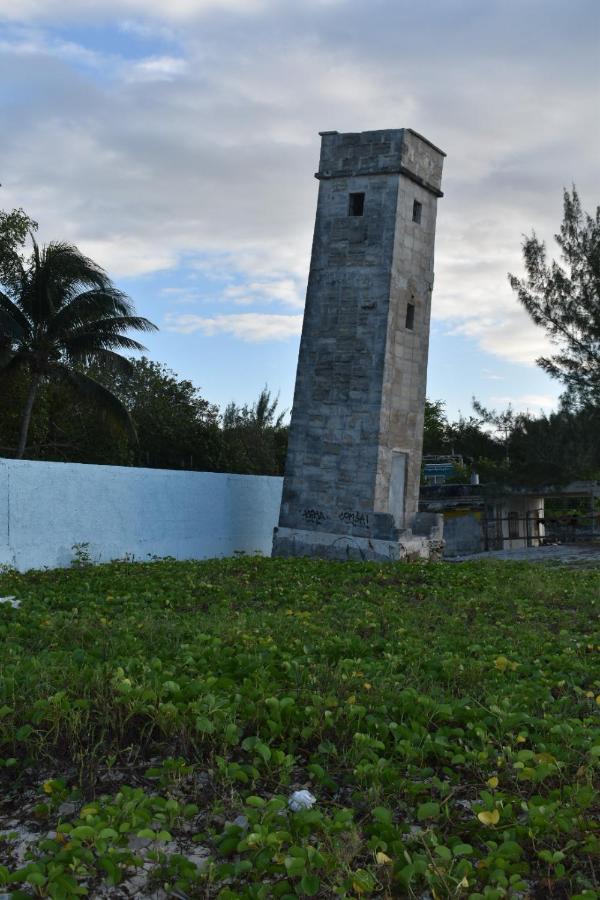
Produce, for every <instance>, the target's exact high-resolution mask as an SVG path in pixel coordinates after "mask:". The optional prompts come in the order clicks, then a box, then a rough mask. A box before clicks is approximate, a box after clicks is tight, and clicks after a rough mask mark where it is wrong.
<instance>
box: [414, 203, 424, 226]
mask: <svg viewBox="0 0 600 900" xmlns="http://www.w3.org/2000/svg"><path fill="white" fill-rule="evenodd" d="M422 213H423V204H422V203H419V201H418V200H413V222H416V223H417V225H420V224H421V215H422Z"/></svg>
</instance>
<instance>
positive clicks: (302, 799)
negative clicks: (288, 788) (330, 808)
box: [288, 791, 317, 812]
mask: <svg viewBox="0 0 600 900" xmlns="http://www.w3.org/2000/svg"><path fill="white" fill-rule="evenodd" d="M316 802H317V798H316V797H313V795H312V794H311V792H310V791H294V793H293V794H291V795H290V798H289V800H288V806H289V808H290V809H291V811H292V812H300V810H301V809H312V807H313V806H314V805H315V803H316Z"/></svg>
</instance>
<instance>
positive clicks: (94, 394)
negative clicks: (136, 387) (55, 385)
mask: <svg viewBox="0 0 600 900" xmlns="http://www.w3.org/2000/svg"><path fill="white" fill-rule="evenodd" d="M54 371H55V373H56V374H57V375H60V376H61V377H62V378H63V380H64V381H66V382H67V383H68V384H71V385H73V387H74V388H75V389H76V390H77V392H78V393H79V395H80V396H81V397H82V398H83V399H84V400H87V401H88V402H89V403H90V405H93V406H96V407H97V408H98V409H100V410H102V411H103V412H104V413H105V414H106V415H107V416H108V417H109V418H110V419H111V420H112V421H113V422H114V423H115V424H116V425H118V426H120V427H121V428H123V429H124V430H125V431H127V433H128V434H129V436H130V437H131V439H132V440H133V441H135V442H136V443H137V433H136V430H135V425H134V424H133V420H132V418H131V416H130V415H129V412H128V411H127V408H126V407H125V406H124V405H123V404H122V403H121V401H120V400H119V398H118V397H116V396H115V395H114V394H113V393H112V391H109V390H108V388H106V387H104V385H102V384H100V382H99V381H96V380H95V379H94V378H91V377H90V376H89V375H85V374H84V373H83V372H78V371H74V370H72V369H69V368H68V367H67V366H64V365H60V364H57V365H55V366H54Z"/></svg>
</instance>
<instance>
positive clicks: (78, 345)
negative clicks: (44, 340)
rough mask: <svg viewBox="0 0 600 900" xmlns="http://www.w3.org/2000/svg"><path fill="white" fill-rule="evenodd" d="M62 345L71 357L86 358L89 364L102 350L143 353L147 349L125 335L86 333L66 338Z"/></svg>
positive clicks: (61, 342)
mask: <svg viewBox="0 0 600 900" xmlns="http://www.w3.org/2000/svg"><path fill="white" fill-rule="evenodd" d="M60 345H61V347H62V348H63V349H64V351H65V353H67V354H68V355H69V356H71V357H73V358H74V359H82V358H83V357H84V356H85V357H86V358H87V361H88V362H93V357H94V354H95V353H97V352H98V351H100V350H133V351H138V352H140V353H142V352H143V351H144V350H145V349H146V348H145V347H144V345H143V344H140V342H139V341H136V340H134V338H130V337H127V336H126V335H124V334H110V333H108V334H103V333H102V332H96V333H91V334H90V333H88V332H85V331H84V332H80V333H79V334H74V335H69V336H68V337H65V338H64V339H63V340H61V341H60Z"/></svg>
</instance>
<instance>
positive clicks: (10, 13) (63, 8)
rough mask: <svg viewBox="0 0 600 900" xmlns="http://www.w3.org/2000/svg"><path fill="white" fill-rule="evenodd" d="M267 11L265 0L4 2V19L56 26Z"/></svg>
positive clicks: (0, 9)
mask: <svg viewBox="0 0 600 900" xmlns="http://www.w3.org/2000/svg"><path fill="white" fill-rule="evenodd" d="M262 7H263V3H262V2H261V0H170V2H169V3H163V2H162V0H86V2H85V3H81V2H80V0H0V17H4V18H6V19H9V20H13V21H41V22H56V21H57V20H58V21H63V22H64V21H72V20H75V21H77V20H81V19H84V20H86V19H87V20H92V21H93V20H97V19H106V18H108V17H111V16H112V17H114V16H127V15H132V16H134V15H141V16H143V17H148V18H157V19H174V20H176V21H186V20H189V19H197V18H200V17H202V16H205V15H207V14H209V13H211V12H214V11H220V12H223V11H226V12H235V13H238V14H242V15H244V14H250V13H254V12H256V11H257V10H260V9H261V8H262Z"/></svg>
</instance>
